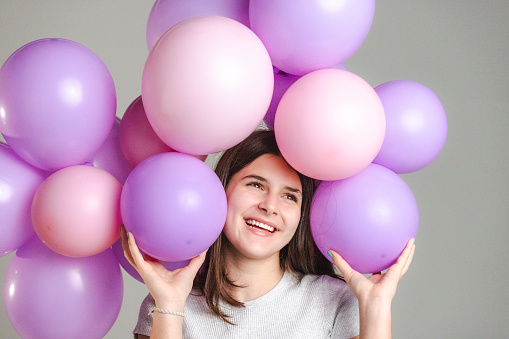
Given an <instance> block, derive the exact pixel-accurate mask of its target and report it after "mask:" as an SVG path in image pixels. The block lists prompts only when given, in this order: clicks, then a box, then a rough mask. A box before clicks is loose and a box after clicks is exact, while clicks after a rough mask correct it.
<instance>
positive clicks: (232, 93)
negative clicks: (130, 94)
mask: <svg viewBox="0 0 509 339" xmlns="http://www.w3.org/2000/svg"><path fill="white" fill-rule="evenodd" d="M273 86H274V75H273V71H272V64H271V61H270V57H269V55H268V53H267V50H266V49H265V46H264V45H263V43H262V42H261V41H260V39H259V38H258V37H257V36H256V35H255V34H254V33H253V32H252V31H251V30H250V29H249V28H247V27H246V26H244V25H242V24H240V23H238V22H237V21H235V20H233V19H229V18H225V17H219V16H204V17H197V18H192V19H189V20H186V21H184V22H181V23H179V24H177V25H175V26H174V27H173V28H171V29H170V30H169V31H168V32H166V33H165V34H164V35H163V36H162V37H161V39H159V40H158V42H157V43H156V45H155V46H154V48H152V50H151V51H150V53H149V56H148V58H147V61H146V63H145V68H144V70H143V78H142V96H143V106H144V108H145V112H146V115H147V118H148V120H149V122H150V124H151V125H152V128H153V129H154V131H155V132H156V134H157V135H158V136H159V137H160V138H161V140H163V142H164V143H165V144H167V145H168V146H170V147H171V148H173V149H174V150H177V151H179V152H182V153H188V154H211V153H216V152H219V151H222V150H225V149H227V148H230V147H232V146H234V145H236V144H238V143H239V142H240V141H242V140H244V139H245V138H246V137H247V136H248V135H249V134H251V132H252V131H253V130H255V129H256V127H257V126H258V124H259V123H260V122H261V121H262V119H263V117H264V115H265V113H266V112H267V108H268V107H269V104H270V100H271V97H272V90H273Z"/></svg>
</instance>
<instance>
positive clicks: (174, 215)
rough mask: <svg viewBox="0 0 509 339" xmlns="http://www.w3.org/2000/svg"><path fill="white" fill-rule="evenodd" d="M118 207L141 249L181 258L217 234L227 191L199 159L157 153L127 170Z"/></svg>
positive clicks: (198, 250)
mask: <svg viewBox="0 0 509 339" xmlns="http://www.w3.org/2000/svg"><path fill="white" fill-rule="evenodd" d="M121 211H122V220H123V221H124V225H125V228H126V230H127V231H130V232H132V233H133V234H134V236H135V239H136V243H137V245H138V247H139V248H140V250H141V251H143V252H144V253H146V254H148V255H150V256H151V257H153V258H156V259H159V260H163V261H171V262H175V261H182V260H187V259H191V258H193V257H195V256H196V255H198V254H200V253H201V252H203V251H204V250H206V249H207V248H208V247H210V245H212V243H213V242H214V241H215V240H216V238H217V237H218V236H219V234H220V233H221V230H222V229H223V226H224V222H225V220H226V195H225V192H224V189H223V186H222V185H221V182H220V180H219V178H218V177H217V175H216V174H215V173H214V172H213V171H212V169H210V167H208V166H207V165H206V164H205V163H204V162H203V161H200V160H198V159H196V158H195V157H193V156H190V155H186V154H181V153H176V152H170V153H162V154H158V155H154V156H152V157H150V158H148V159H147V160H145V161H143V162H142V163H141V164H139V165H138V166H136V168H135V169H134V170H133V171H132V172H131V174H130V175H129V177H128V178H127V180H126V182H125V185H124V189H123V190H122V198H121Z"/></svg>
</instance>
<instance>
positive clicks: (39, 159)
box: [0, 39, 117, 171]
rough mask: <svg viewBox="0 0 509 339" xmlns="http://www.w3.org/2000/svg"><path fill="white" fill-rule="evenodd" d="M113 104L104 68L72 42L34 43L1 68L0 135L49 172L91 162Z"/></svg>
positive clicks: (112, 87) (111, 115)
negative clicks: (87, 161)
mask: <svg viewBox="0 0 509 339" xmlns="http://www.w3.org/2000/svg"><path fill="white" fill-rule="evenodd" d="M116 105H117V103H116V92H115V85H114V83H113V79H112V77H111V75H110V73H109V71H108V69H107V68H106V66H105V65H104V64H103V62H102V61H101V60H100V59H99V58H98V57H97V56H96V55H95V54H94V53H92V52H91V51H90V50H89V49H87V48H86V47H84V46H82V45H80V44H78V43H76V42H74V41H70V40H65V39H42V40H37V41H33V42H31V43H28V44H26V45H24V46H23V47H21V48H20V49H18V50H17V51H16V52H14V54H12V55H11V56H10V57H9V59H7V61H6V62H5V63H4V64H3V66H2V68H1V69H0V107H1V112H0V132H1V133H2V134H3V136H4V138H5V140H6V141H7V143H8V144H9V146H10V147H11V148H12V149H13V150H14V151H15V152H16V153H17V154H18V155H19V156H20V157H21V158H23V159H24V160H25V161H27V162H28V163H30V164H32V165H33V166H35V167H38V168H41V169H44V170H47V171H56V170H58V169H61V168H63V167H67V166H71V165H78V164H82V163H83V162H85V161H86V160H87V159H89V158H90V157H91V156H92V155H93V154H94V153H95V152H96V151H97V150H98V149H99V148H100V147H101V145H102V144H103V142H104V141H105V140H106V137H107V136H108V133H109V132H110V130H111V127H112V126H113V122H114V120H115V114H116Z"/></svg>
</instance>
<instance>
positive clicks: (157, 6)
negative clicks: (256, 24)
mask: <svg viewBox="0 0 509 339" xmlns="http://www.w3.org/2000/svg"><path fill="white" fill-rule="evenodd" d="M248 11H249V0H186V1H181V0H157V1H156V2H155V3H154V6H152V10H151V11H150V15H149V17H148V22H147V47H148V50H149V51H150V50H151V49H152V47H154V45H155V43H156V42H157V40H159V38H160V37H161V36H162V35H163V34H164V33H165V32H166V31H167V30H169V29H170V28H171V27H173V26H175V25H176V24H178V23H179V22H181V21H184V20H186V19H190V18H194V17H197V16H202V15H219V16H224V17H227V18H230V19H233V20H236V21H238V22H240V23H241V24H243V25H245V26H248V27H249V14H248Z"/></svg>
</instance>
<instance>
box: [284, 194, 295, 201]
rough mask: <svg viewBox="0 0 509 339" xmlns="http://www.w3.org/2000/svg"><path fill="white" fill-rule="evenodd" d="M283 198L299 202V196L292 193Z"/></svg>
mask: <svg viewBox="0 0 509 339" xmlns="http://www.w3.org/2000/svg"><path fill="white" fill-rule="evenodd" d="M283 198H285V199H288V200H291V201H295V202H299V199H298V198H297V196H296V195H295V194H292V193H287V194H285V195H283Z"/></svg>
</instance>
